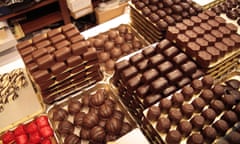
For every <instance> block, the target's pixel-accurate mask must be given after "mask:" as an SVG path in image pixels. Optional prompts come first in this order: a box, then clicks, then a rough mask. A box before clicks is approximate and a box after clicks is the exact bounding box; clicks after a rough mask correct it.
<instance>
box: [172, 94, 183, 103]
mask: <svg viewBox="0 0 240 144" xmlns="http://www.w3.org/2000/svg"><path fill="white" fill-rule="evenodd" d="M171 100H172V103H173V104H174V105H176V106H179V105H181V104H182V103H183V101H184V97H183V94H182V93H177V92H176V93H174V94H173V96H172V99H171Z"/></svg>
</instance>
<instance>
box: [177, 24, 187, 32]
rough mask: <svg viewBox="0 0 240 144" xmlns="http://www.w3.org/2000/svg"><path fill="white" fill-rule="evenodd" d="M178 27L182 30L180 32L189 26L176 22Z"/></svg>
mask: <svg viewBox="0 0 240 144" xmlns="http://www.w3.org/2000/svg"><path fill="white" fill-rule="evenodd" d="M176 28H177V29H178V30H179V31H180V32H184V31H186V30H187V29H188V28H187V26H186V25H185V24H184V23H177V24H176Z"/></svg>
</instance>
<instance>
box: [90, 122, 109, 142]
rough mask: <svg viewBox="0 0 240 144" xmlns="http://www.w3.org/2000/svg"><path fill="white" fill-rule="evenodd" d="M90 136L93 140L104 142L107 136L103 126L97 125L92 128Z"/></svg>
mask: <svg viewBox="0 0 240 144" xmlns="http://www.w3.org/2000/svg"><path fill="white" fill-rule="evenodd" d="M90 137H91V140H92V141H93V142H97V143H99V142H101V143H104V142H105V138H106V132H105V130H104V129H103V128H102V127H100V126H95V127H93V128H92V129H91V130H90Z"/></svg>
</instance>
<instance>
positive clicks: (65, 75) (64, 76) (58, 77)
mask: <svg viewBox="0 0 240 144" xmlns="http://www.w3.org/2000/svg"><path fill="white" fill-rule="evenodd" d="M70 74H71V73H70V72H64V73H61V74H58V75H56V78H55V79H56V81H58V82H60V81H63V80H65V79H67V78H68V76H69V75H70Z"/></svg>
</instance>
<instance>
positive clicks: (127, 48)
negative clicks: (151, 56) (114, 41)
mask: <svg viewBox="0 0 240 144" xmlns="http://www.w3.org/2000/svg"><path fill="white" fill-rule="evenodd" d="M121 50H122V52H123V53H124V54H128V53H129V52H130V50H131V46H130V45H129V44H128V43H124V44H122V45H121Z"/></svg>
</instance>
